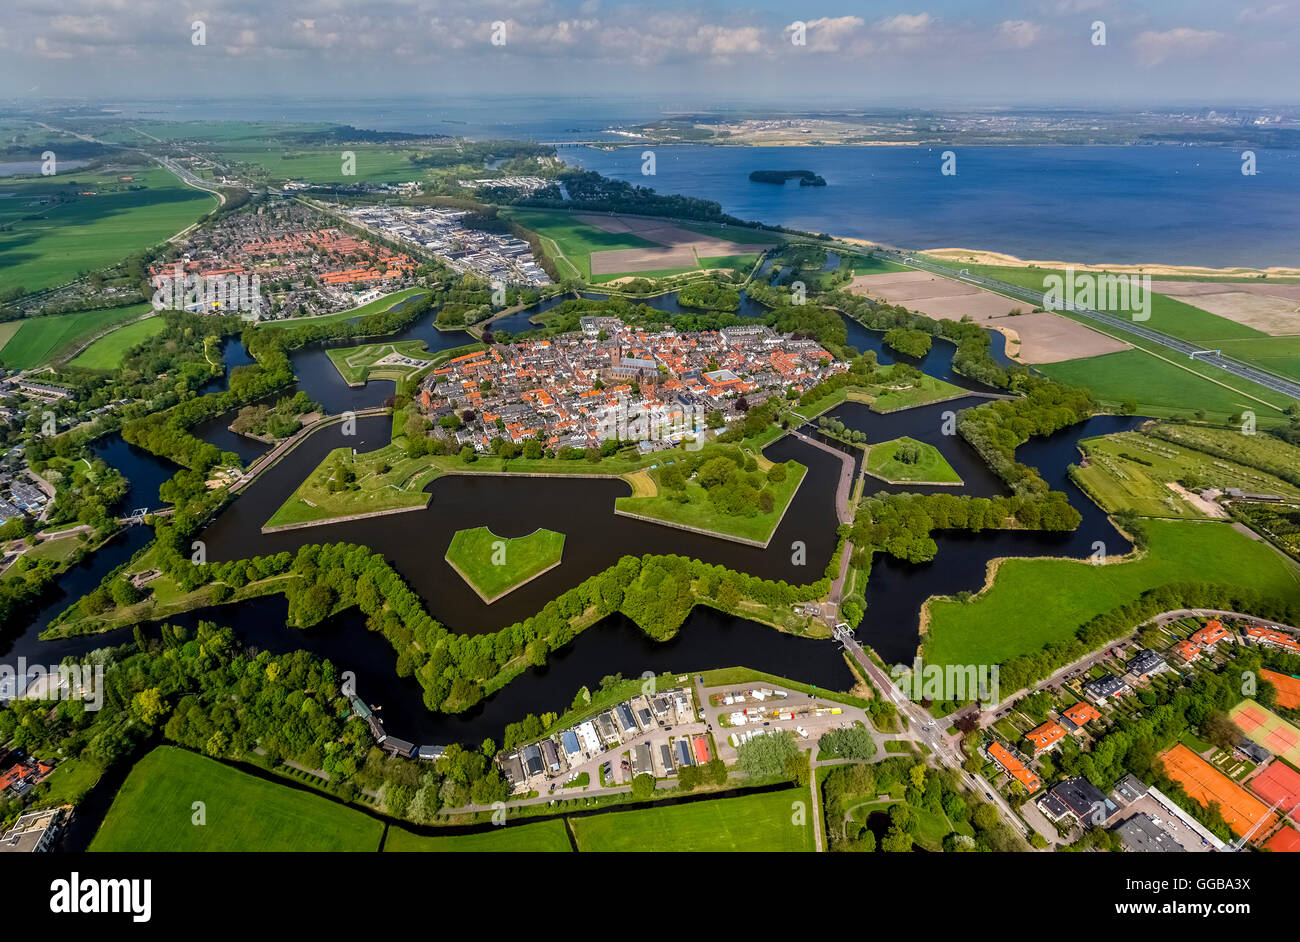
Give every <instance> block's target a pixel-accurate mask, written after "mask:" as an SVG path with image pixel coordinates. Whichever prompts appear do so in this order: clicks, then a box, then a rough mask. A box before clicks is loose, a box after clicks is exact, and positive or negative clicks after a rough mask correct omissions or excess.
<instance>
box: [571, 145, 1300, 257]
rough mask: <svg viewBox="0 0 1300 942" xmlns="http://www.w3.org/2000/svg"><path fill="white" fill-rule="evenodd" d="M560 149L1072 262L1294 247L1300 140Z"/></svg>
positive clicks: (741, 196)
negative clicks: (649, 160)
mask: <svg viewBox="0 0 1300 942" xmlns="http://www.w3.org/2000/svg"><path fill="white" fill-rule="evenodd" d="M644 149H645V148H643V147H626V148H620V149H617V150H601V149H599V148H594V147H587V146H568V147H561V148H560V155H561V157H562V158H563V159H564V160H565V161H567V162H569V163H577V164H580V165H581V166H583V167H586V168H588V169H591V170H596V171H599V172H600V173H602V174H604V175H606V176H609V177H614V178H616V179H619V180H626V181H628V182H630V183H635V184H638V185H641V186H650V187H653V188H654V189H656V190H658V191H659V192H661V193H681V194H685V195H687V196H696V197H700V198H701V199H709V200H716V201H717V202H719V203H721V204H722V208H723V210H724V211H725V212H728V213H730V214H731V215H733V216H737V217H739V218H741V219H744V220H747V221H755V222H763V223H768V224H779V225H783V226H789V227H791V228H795V229H801V230H805V231H810V232H821V233H827V234H830V235H835V236H847V237H853V238H862V239H872V240H875V241H880V242H885V243H887V244H891V245H897V246H902V247H904V248H910V249H930V248H948V247H953V246H960V247H962V248H971V249H985V250H991V251H995V252H1006V253H1009V254H1012V255H1017V256H1019V257H1021V258H1035V259H1049V260H1050V259H1062V260H1065V261H1070V262H1079V263H1093V262H1107V263H1116V264H1122V263H1135V262H1152V263H1154V262H1160V263H1166V264H1177V265H1210V266H1216V267H1225V266H1230V265H1247V266H1257V267H1263V266H1268V265H1294V264H1296V261H1297V259H1300V225H1297V224H1296V215H1295V207H1296V205H1298V204H1300V152H1297V151H1283V150H1260V151H1257V152H1256V160H1257V164H1258V169H1259V173H1258V174H1257V175H1255V176H1243V175H1242V173H1241V166H1242V162H1241V152H1240V150H1233V149H1230V148H1217V147H1118V146H1114V147H1064V146H1061V147H964V148H956V149H955V153H956V155H957V157H956V159H957V163H956V166H957V173H956V175H955V176H944V175H943V174H942V173H940V166H941V161H942V154H943V151H944V148H942V147H849V146H825V147H712V146H707V145H674V146H665V147H656V148H654V151H655V155H656V161H655V164H656V167H655V169H656V173H655V175H654V176H653V177H646V176H643V175H642V173H641V166H642V158H641V154H642V152H643V150H644ZM788 169H799V170H811V171H813V172H814V173H817V174H820V175H821V176H823V177H825V178H826V182H827V186H825V187H801V186H797V185H795V184H793V183H791V184H787V185H785V186H775V185H773V184H770V183H751V182H750V180H749V173H750V171H751V170H788Z"/></svg>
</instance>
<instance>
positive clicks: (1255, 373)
mask: <svg viewBox="0 0 1300 942" xmlns="http://www.w3.org/2000/svg"><path fill="white" fill-rule="evenodd" d="M884 254H886V255H892V256H893V260H894V261H897V262H899V263H900V264H903V265H907V266H909V267H911V268H917V269H920V270H922V271H928V272H933V273H934V274H937V275H943V276H945V277H948V278H952V279H954V280H958V281H968V282H970V283H972V284H976V285H980V286H982V287H985V288H988V289H990V290H992V291H996V292H998V293H999V294H1005V295H1009V296H1011V297H1013V298H1019V299H1020V300H1022V301H1028V302H1030V303H1031V304H1035V305H1039V306H1042V307H1044V308H1046V307H1047V304H1046V303H1045V298H1044V294H1043V292H1041V291H1031V290H1030V289H1028V288H1023V287H1021V286H1020V285H1013V284H1009V283H1008V282H1005V281H999V280H998V279H996V278H985V277H984V276H982V275H970V274H965V275H958V274H957V273H956V272H955V271H954V270H953V269H951V268H946V267H944V266H942V265H935V264H933V263H931V262H926V261H922V260H921V259H918V258H917V257H916V256H914V255H909V254H907V253H905V252H889V251H887V250H886V251H885V252H884ZM1053 306H1054V307H1055V309H1056V310H1063V311H1069V312H1070V313H1072V314H1078V315H1080V316H1082V317H1086V318H1088V319H1089V320H1092V321H1096V322H1097V323H1099V324H1104V325H1105V326H1107V327H1112V328H1115V329H1116V330H1122V331H1127V332H1128V333H1130V334H1135V335H1137V336H1138V337H1141V338H1142V339H1144V340H1150V341H1151V342H1152V343H1156V344H1159V345H1160V346H1162V347H1166V348H1167V349H1169V350H1173V351H1174V352H1176V353H1181V354H1183V355H1185V356H1187V357H1188V358H1192V354H1199V355H1198V356H1196V357H1195V358H1194V359H1196V360H1199V361H1200V362H1202V363H1209V364H1210V365H1211V366H1216V367H1218V368H1219V369H1221V370H1223V371H1224V372H1227V373H1231V374H1232V375H1234V376H1238V377H1240V378H1241V379H1245V380H1249V381H1250V382H1252V383H1255V384H1256V385H1259V386H1263V387H1264V388H1265V389H1271V390H1273V392H1277V393H1281V394H1282V395H1284V396H1289V397H1291V398H1292V399H1300V383H1296V382H1293V381H1292V380H1289V379H1285V378H1283V377H1281V376H1278V375H1276V374H1274V373H1270V372H1268V371H1266V370H1262V369H1260V368H1259V367H1257V366H1252V365H1251V364H1249V363H1243V362H1241V361H1240V360H1236V359H1234V358H1232V357H1230V356H1225V355H1224V354H1222V353H1219V352H1217V351H1206V350H1205V348H1203V347H1200V346H1198V345H1196V344H1194V343H1191V342H1189V341H1186V340H1179V339H1178V338H1177V337H1171V336H1169V335H1168V334H1162V333H1161V332H1160V331H1158V330H1152V329H1151V328H1150V327H1144V326H1143V325H1142V324H1141V323H1139V322H1136V321H1134V320H1133V319H1132V318H1125V317H1120V316H1117V315H1115V314H1107V313H1105V312H1102V311H1095V310H1093V309H1092V308H1086V307H1081V306H1079V305H1077V304H1064V303H1057V304H1055V305H1053Z"/></svg>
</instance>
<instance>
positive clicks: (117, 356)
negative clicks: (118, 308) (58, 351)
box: [69, 305, 167, 370]
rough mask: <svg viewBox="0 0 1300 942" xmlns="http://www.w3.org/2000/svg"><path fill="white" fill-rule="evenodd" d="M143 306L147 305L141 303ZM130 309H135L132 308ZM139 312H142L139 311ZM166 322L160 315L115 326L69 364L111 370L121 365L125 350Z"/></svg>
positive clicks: (157, 330) (89, 368)
mask: <svg viewBox="0 0 1300 942" xmlns="http://www.w3.org/2000/svg"><path fill="white" fill-rule="evenodd" d="M140 307H142V308H144V307H147V305H141V306H140ZM132 310H136V309H135V308H132ZM139 313H144V312H143V311H140V312H139ZM166 326H167V322H166V321H165V320H163V319H162V318H161V317H146V318H145V319H144V320H140V321H135V322H133V323H129V324H126V325H124V326H122V327H119V328H117V329H116V330H114V331H112V332H111V333H108V334H105V335H104V336H103V337H100V338H99V339H98V340H96V341H95V342H94V343H92V344H91V345H90V346H88V347H87V348H86V349H85V350H83V351H81V353H78V354H77V355H76V356H75V357H73V358H72V360H70V361H69V365H70V366H81V367H85V368H86V369H88V370H113V369H117V367H119V366H121V365H122V357H124V356H125V355H126V351H128V350H130V349H131V348H132V347H134V346H135V345H136V344H139V343H143V342H144V341H146V340H148V339H149V338H150V337H152V336H154V334H157V333H160V332H161V331H162V330H163V328H164V327H166Z"/></svg>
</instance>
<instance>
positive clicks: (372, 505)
mask: <svg viewBox="0 0 1300 942" xmlns="http://www.w3.org/2000/svg"><path fill="white" fill-rule="evenodd" d="M403 443H404V440H401V441H397V442H392V443H390V444H388V445H385V446H384V447H383V448H380V449H378V450H376V451H369V452H366V453H365V454H361V455H354V454H353V453H352V449H351V448H335V449H334V450H333V451H331V452H330V453H329V454H328V455H326V456H325V458H324V460H322V461H321V463H320V464H319V465H317V466H316V468H315V470H313V471H312V472H311V474H309V475H308V476H307V479H306V480H305V481H303V482H302V484H300V485H298V489H297V490H295V491H294V492H293V493H292V494H290V495H289V497H288V499H287V500H285V502H284V503H283V504H281V505H280V507H279V509H278V510H276V512H275V513H274V514H272V515H271V519H270V520H268V521H266V523H265V524H264V525H263V526H264V527H265V528H267V529H272V528H275V527H283V526H288V525H291V524H295V523H310V522H314V521H322V520H332V519H334V518H336V517H347V516H351V515H353V514H367V513H376V512H382V511H392V510H402V509H416V508H420V507H424V506H426V505H427V504H428V503H429V495H428V494H426V493H424V488H425V487H426V486H427V485H428V484H429V482H430V481H432V480H433V479H434V478H436V477H437V476H438V475H439V474H440V473H441V471H440V470H439V469H438V468H437V467H436V466H434V465H432V464H431V463H430V461H429V459H428V458H427V457H421V458H407V457H406V450H405V448H404V447H403Z"/></svg>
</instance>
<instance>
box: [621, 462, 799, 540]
mask: <svg viewBox="0 0 1300 942" xmlns="http://www.w3.org/2000/svg"><path fill="white" fill-rule="evenodd" d="M788 467H789V472H788V473H787V474H786V477H785V480H784V481H778V482H775V483H769V485H768V488H769V489H770V490H771V492H772V496H773V498H774V499H775V500H774V503H773V507H772V509H771V510H770V511H768V512H767V513H762V512H761V511H758V510H757V508H755V513H754V514H753V516H749V517H745V516H741V515H739V514H727V513H722V512H720V511H719V510H717V509H716V508H715V507H714V505H713V501H712V500H711V499H710V498H709V494H708V491H706V490H705V489H704V488H703V487H701V486H700V485H699V484H697V483H695V481H693V480H692V481H687V482H686V502H685V503H681V502H679V501H677V500H675V499H673V498H672V497H668V496H664V495H658V494H657V495H656V496H654V497H620V498H618V499H617V500H615V501H614V507H615V509H616V510H618V511H621V512H623V513H628V514H635V515H637V516H639V517H648V518H651V519H652V520H656V521H659V522H662V523H668V524H677V525H679V526H683V527H687V528H690V529H692V530H702V531H705V532H707V533H710V534H712V535H715V536H721V537H725V538H733V539H739V540H744V541H749V542H754V543H759V544H762V545H764V546H766V545H767V542H768V541H769V540H770V539H772V534H773V533H775V532H776V528H777V525H778V524H780V522H781V518H782V517H784V516H785V511H786V508H788V507H789V506H790V501H792V500H793V499H794V495H795V492H796V491H798V490H799V485H800V484H801V483H802V482H803V479H804V475H805V474H807V473H808V469H807V468H806V467H804V466H803V465H801V464H798V463H791V464H790V465H789V466H788ZM660 470H662V469H655V470H654V471H651V472H649V473H650V476H651V478H652V479H654V480H655V482H656V489H658V477H657V475H658V473H659V471H660Z"/></svg>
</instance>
